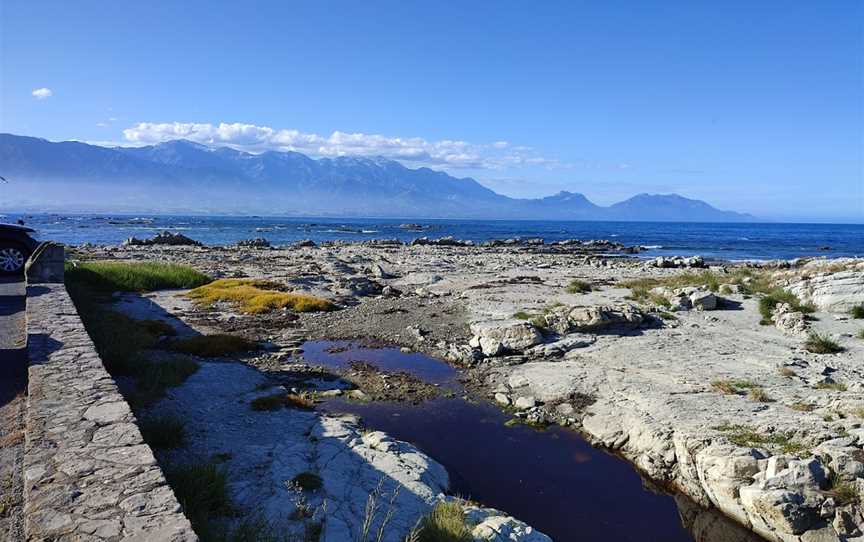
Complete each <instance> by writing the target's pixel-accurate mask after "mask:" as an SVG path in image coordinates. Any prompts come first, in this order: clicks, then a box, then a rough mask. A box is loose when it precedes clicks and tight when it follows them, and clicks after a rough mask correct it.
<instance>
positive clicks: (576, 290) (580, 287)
mask: <svg viewBox="0 0 864 542" xmlns="http://www.w3.org/2000/svg"><path fill="white" fill-rule="evenodd" d="M593 289H594V288H593V287H592V286H591V283H590V282H586V281H584V280H579V279H573V280H571V281H570V284H568V285H567V293H568V294H584V293H587V292H590V291H591V290H593Z"/></svg>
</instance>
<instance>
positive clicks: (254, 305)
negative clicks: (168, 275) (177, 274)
mask: <svg viewBox="0 0 864 542" xmlns="http://www.w3.org/2000/svg"><path fill="white" fill-rule="evenodd" d="M274 288H278V285H277V284H274V283H272V282H268V281H266V280H257V279H219V280H215V281H213V282H211V283H210V284H205V285H204V286H199V287H198V288H195V289H194V290H192V291H190V292H189V293H188V294H186V295H187V296H189V297H191V298H192V299H194V300H195V301H196V302H197V303H199V304H202V305H213V304H214V303H217V302H219V301H228V302H231V303H235V304H236V305H237V306H238V308H239V309H240V310H241V311H243V312H248V313H256V314H257V313H262V312H268V311H272V310H276V309H285V308H288V309H291V310H293V311H296V312H315V311H330V310H333V309H335V308H336V306H335V305H333V303H331V302H329V301H327V300H326V299H321V298H319V297H315V296H311V295H305V294H295V293H291V292H280V291H279V290H276V289H274Z"/></svg>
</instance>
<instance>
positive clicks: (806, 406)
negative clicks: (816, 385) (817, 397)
mask: <svg viewBox="0 0 864 542" xmlns="http://www.w3.org/2000/svg"><path fill="white" fill-rule="evenodd" d="M789 408H791V409H792V410H797V411H799V412H813V411H814V410H815V409H816V407H815V406H814V405H812V404H811V403H805V402H803V401H797V402H795V403H792V404H791V405H789Z"/></svg>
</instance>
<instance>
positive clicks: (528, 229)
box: [0, 214, 864, 260]
mask: <svg viewBox="0 0 864 542" xmlns="http://www.w3.org/2000/svg"><path fill="white" fill-rule="evenodd" d="M19 218H21V219H23V220H24V221H25V222H26V223H27V225H29V226H31V227H34V228H36V230H37V231H38V234H37V235H38V236H39V237H40V238H41V239H52V240H56V241H59V242H63V243H68V244H80V243H85V242H89V243H96V244H117V243H120V242H122V241H123V240H124V239H126V238H127V237H131V236H136V237H150V236H152V235H154V234H155V233H156V232H158V231H161V230H170V231H174V232H182V233H183V234H185V235H188V236H189V237H191V238H193V239H197V240H199V241H201V242H203V243H205V244H208V245H209V244H212V245H225V244H230V243H234V242H236V241H239V240H241V239H248V238H251V237H264V238H266V239H267V240H269V241H270V242H271V243H272V244H274V245H282V244H288V243H292V242H294V241H298V240H301V239H312V240H313V241H316V242H320V241H329V240H343V241H362V240H369V239H376V238H377V239H382V238H398V239H401V240H403V241H410V240H412V239H414V238H417V237H421V236H428V237H442V236H446V235H452V236H454V237H456V238H458V239H470V240H473V241H485V240H488V239H504V238H510V237H517V236H522V237H542V238H544V239H546V241H556V240H561V239H569V238H576V239H583V240H586V239H608V240H610V241H618V242H621V243H624V244H626V245H641V246H645V247H648V250H646V251H645V252H643V253H641V254H640V256H646V257H652V256H657V255H683V256H691V255H695V254H700V255H702V256H704V257H706V258H716V259H724V260H745V259H755V260H766V259H789V258H797V257H801V256H827V257H838V256H864V225H862V224H775V223H755V224H712V223H675V222H585V221H522V220H428V219H427V220H415V221H410V222H414V223H416V224H418V225H420V226H422V229H420V230H411V229H405V228H403V227H400V225H402V224H405V223H406V222H408V221H406V220H395V219H370V218H358V219H348V218H307V217H304V218H273V217H220V216H209V217H202V216H143V217H132V216H109V215H56V214H51V215H14V214H7V215H6V216H5V217H2V218H0V221H7V222H14V221H15V220H17V219H19Z"/></svg>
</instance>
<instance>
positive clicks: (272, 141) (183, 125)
mask: <svg viewBox="0 0 864 542" xmlns="http://www.w3.org/2000/svg"><path fill="white" fill-rule="evenodd" d="M123 136H124V138H125V140H126V141H127V142H128V143H131V144H135V145H150V144H158V143H165V142H167V141H172V140H176V139H184V140H187V141H193V142H195V143H200V144H202V145H208V146H227V147H231V148H234V149H237V150H241V151H246V152H252V153H261V152H265V151H281V152H285V151H296V152H302V153H304V154H308V155H310V156H315V157H330V158H333V157H338V156H381V157H384V158H388V159H391V160H398V161H400V162H407V163H410V164H413V165H424V166H433V167H434V166H438V167H444V168H448V169H451V168H452V169H490V170H501V169H505V168H510V167H525V166H535V167H545V168H550V169H556V168H565V167H569V166H568V164H565V163H562V162H561V161H559V160H557V159H554V158H547V157H544V156H540V155H539V154H538V153H537V152H536V151H535V150H534V149H532V148H530V147H525V146H518V145H512V144H511V143H509V142H507V141H495V142H492V143H488V144H478V143H469V142H466V141H459V140H449V139H445V140H440V141H428V140H426V139H424V138H420V137H388V136H383V135H379V134H366V133H362V132H352V133H348V132H342V131H338V130H337V131H334V132H332V133H331V134H329V135H321V134H314V133H304V132H301V131H299V130H294V129H276V128H272V127H270V126H259V125H255V124H245V123H239V122H235V123H226V122H222V123H219V124H211V123H195V122H163V123H158V122H139V123H137V124H135V125H134V126H131V127H129V128H127V129H125V130H123Z"/></svg>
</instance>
